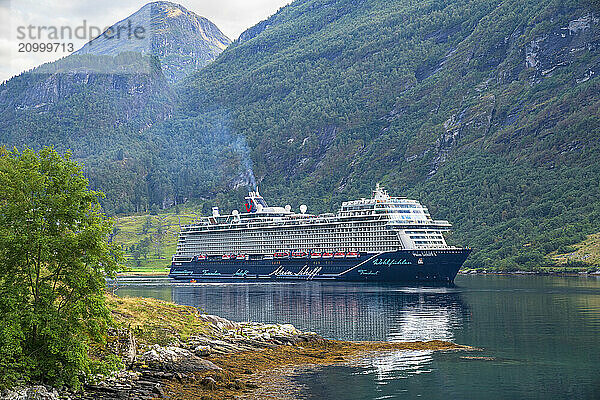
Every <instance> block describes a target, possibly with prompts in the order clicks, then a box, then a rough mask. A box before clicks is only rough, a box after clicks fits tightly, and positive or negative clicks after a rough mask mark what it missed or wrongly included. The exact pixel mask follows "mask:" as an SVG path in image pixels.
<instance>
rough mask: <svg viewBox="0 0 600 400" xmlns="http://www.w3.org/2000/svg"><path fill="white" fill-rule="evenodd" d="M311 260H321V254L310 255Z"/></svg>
mask: <svg viewBox="0 0 600 400" xmlns="http://www.w3.org/2000/svg"><path fill="white" fill-rule="evenodd" d="M310 258H321V253H310Z"/></svg>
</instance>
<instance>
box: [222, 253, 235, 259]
mask: <svg viewBox="0 0 600 400" xmlns="http://www.w3.org/2000/svg"><path fill="white" fill-rule="evenodd" d="M234 258H235V254H223V256H222V257H221V259H222V260H233V259H234Z"/></svg>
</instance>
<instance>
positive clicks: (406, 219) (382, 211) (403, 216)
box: [339, 185, 434, 224]
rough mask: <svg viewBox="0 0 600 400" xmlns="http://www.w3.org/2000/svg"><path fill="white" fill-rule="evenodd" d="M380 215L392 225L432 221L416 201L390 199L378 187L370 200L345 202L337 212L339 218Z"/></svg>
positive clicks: (400, 198) (402, 198)
mask: <svg viewBox="0 0 600 400" xmlns="http://www.w3.org/2000/svg"><path fill="white" fill-rule="evenodd" d="M363 215H371V216H373V215H381V216H382V217H383V218H385V219H387V220H389V221H390V223H392V224H396V223H400V224H411V223H412V224H431V223H433V222H434V221H433V220H432V218H431V215H430V214H429V211H428V210H427V207H424V206H423V205H421V203H419V202H418V201H416V200H410V199H407V198H405V197H391V196H390V195H388V193H387V192H386V191H385V190H384V189H383V188H382V187H381V186H379V185H377V187H376V188H375V190H374V191H373V195H372V196H371V198H370V199H365V198H363V199H360V200H353V201H346V202H344V203H342V207H341V208H340V211H339V216H340V217H355V216H363Z"/></svg>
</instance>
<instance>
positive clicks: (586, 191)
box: [0, 0, 600, 269]
mask: <svg viewBox="0 0 600 400" xmlns="http://www.w3.org/2000/svg"><path fill="white" fill-rule="evenodd" d="M151 65H153V66H154V67H153V69H152V71H154V75H150V76H148V75H144V76H143V77H136V75H135V74H133V75H128V76H127V79H129V80H127V81H126V82H125V83H126V85H125V87H126V88H127V90H125V91H122V90H121V91H119V90H113V89H110V90H108V91H107V87H111V88H114V85H115V84H116V83H115V82H116V81H115V80H110V81H109V82H108V83H107V82H104V83H103V82H102V81H101V82H99V83H98V85H91V86H90V85H87V84H81V83H78V82H80V81H79V80H78V79H75V82H76V83H77V84H78V85H79V86H78V89H77V90H75V89H74V90H73V91H72V92H71V93H70V95H69V96H67V97H64V98H61V100H60V101H59V102H56V103H52V105H51V106H43V107H41V108H40V107H31V104H33V105H36V106H37V105H40V104H42V105H43V104H45V103H44V102H41V103H40V101H39V100H40V99H38V98H36V96H35V94H36V93H38V94H39V95H40V96H41V94H44V93H52V90H47V89H48V88H52V87H54V86H52V82H49V81H48V80H44V81H43V82H41V83H40V85H42V86H41V87H40V89H39V90H38V89H36V88H37V86H32V85H31V84H30V83H28V82H25V81H26V80H27V77H28V75H26V74H25V75H23V76H22V77H19V78H18V79H17V78H15V80H13V81H9V82H8V83H7V84H5V85H3V86H2V87H1V88H0V112H1V113H2V114H1V116H2V117H3V118H2V121H0V139H2V142H3V143H10V144H14V143H16V144H19V145H22V144H28V143H33V144H35V145H36V146H40V145H42V144H47V143H53V144H55V145H57V146H59V148H61V149H64V148H66V147H67V146H68V147H71V148H73V149H74V151H75V156H76V157H78V158H79V159H82V160H85V161H86V164H87V174H88V176H89V177H90V179H91V182H92V183H93V185H94V187H97V188H100V189H103V190H104V191H106V192H107V198H106V200H105V206H106V209H107V210H108V211H109V212H111V213H127V212H132V211H136V212H139V211H143V210H148V209H154V210H155V211H157V210H158V209H162V208H165V207H168V206H170V205H172V204H174V203H178V204H180V203H184V202H186V201H189V200H196V201H199V202H201V203H202V204H205V205H208V204H211V203H216V204H217V205H219V206H220V207H221V208H222V209H223V210H231V209H233V208H238V209H239V204H241V200H242V198H243V192H244V190H245V189H246V187H247V186H252V185H253V184H254V182H255V181H257V183H258V184H259V185H260V189H261V192H262V193H263V194H264V195H265V197H266V198H267V201H270V202H272V203H280V204H288V203H289V204H292V205H293V206H294V207H297V206H298V205H299V204H300V203H305V204H307V205H308V206H309V210H310V211H311V212H314V213H317V212H323V211H334V210H336V209H337V207H338V205H339V203H340V202H341V201H344V200H347V199H351V198H359V197H365V196H368V195H369V193H370V191H371V189H372V188H373V187H374V185H375V183H376V182H381V183H382V184H383V185H385V186H386V187H387V188H388V190H389V191H390V193H391V194H393V195H403V196H410V197H415V198H418V199H419V200H421V201H422V202H423V203H425V204H427V205H428V206H429V208H430V210H431V211H432V213H433V215H434V216H435V217H436V218H440V219H448V220H450V221H451V222H452V223H453V224H454V226H455V229H454V232H453V234H452V235H451V236H450V237H449V241H450V242H451V243H453V244H458V245H465V246H470V247H473V249H474V252H473V254H472V256H471V257H470V258H469V260H468V261H467V265H468V266H469V267H486V268H503V269H515V268H519V269H527V268H534V267H539V266H542V265H547V264H552V263H554V261H553V260H552V258H551V257H549V256H548V254H551V253H553V252H556V251H559V252H562V251H564V250H565V249H568V246H570V245H572V244H574V243H578V242H581V241H583V240H584V239H585V238H586V235H587V234H592V233H596V232H597V231H598V226H600V200H599V199H600V148H599V147H600V140H599V139H600V110H599V107H600V96H599V94H600V79H599V76H600V6H599V5H598V3H597V2H592V1H591V0H548V1H544V2H539V1H534V0H423V1H412V0H386V1H384V0H361V1H352V0H297V1H295V2H293V3H292V4H290V5H289V6H286V7H284V8H282V9H280V11H279V12H277V13H276V14H275V15H273V16H272V17H271V18H269V19H268V20H266V21H263V22H261V23H259V24H257V25H256V26H255V27H253V28H251V29H249V30H248V31H246V32H245V33H243V34H242V36H241V37H240V39H238V40H237V41H235V42H234V43H233V44H232V45H230V46H229V47H228V48H227V49H226V50H225V51H224V52H223V53H221V55H220V56H219V57H217V59H216V60H215V61H214V62H212V63H211V64H209V65H208V66H207V67H205V68H203V69H202V70H200V71H198V72H197V73H195V74H194V75H192V76H190V77H189V78H187V79H184V80H182V81H179V83H178V84H177V85H176V86H175V87H173V88H172V89H171V88H170V87H169V88H168V90H163V89H161V87H162V85H163V84H164V76H161V74H160V73H159V72H160V64H157V63H153V64H151ZM111 79H112V78H111ZM119 79H120V78H119ZM119 79H117V81H118V82H121V81H120V80H119ZM144 79H146V80H144ZM148 79H149V80H148ZM139 80H142V81H139ZM139 84H142V86H143V87H144V88H146V89H145V90H142V91H141V92H140V93H137V92H136V91H135V88H136V87H138V86H139ZM15 85H16V86H15ZM19 85H22V86H23V87H25V88H26V90H25V91H24V92H23V91H19V90H20V89H19V87H18V86H19ZM117 86H118V85H117ZM61 87H62V86H61ZM152 88H156V90H153V89H152ZM21 92H23V93H24V94H23V95H20V96H16V95H13V94H14V93H21ZM130 92H131V93H133V95H132V96H133V98H134V99H135V98H139V103H138V102H137V100H136V101H134V102H133V103H132V102H131V97H130V96H129V93H130ZM32 96H33V100H36V101H32V100H31V99H32ZM114 96H117V99H123V101H117V102H114V101H112V100H110V99H112V98H113V97H114ZM119 96H121V97H119ZM17 97H18V98H20V99H23V100H22V101H20V102H19V103H18V104H12V103H11V104H9V103H10V102H7V99H12V98H17ZM42 97H43V96H42ZM147 99H150V100H147ZM41 100H43V98H42V99H41ZM20 104H25V105H30V106H28V107H29V108H27V107H25V108H20ZM131 104H140V105H141V106H140V107H133V108H130V106H131ZM80 155H84V156H80ZM205 208H206V207H204V206H203V208H202V211H203V212H204V213H206V212H207V211H208V209H205ZM124 240H129V239H124Z"/></svg>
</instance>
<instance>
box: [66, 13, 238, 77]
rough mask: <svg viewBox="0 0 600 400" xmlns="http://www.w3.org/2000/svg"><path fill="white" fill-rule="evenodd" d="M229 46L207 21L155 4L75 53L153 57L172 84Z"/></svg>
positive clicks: (227, 40) (226, 39)
mask: <svg viewBox="0 0 600 400" xmlns="http://www.w3.org/2000/svg"><path fill="white" fill-rule="evenodd" d="M136 29H137V30H139V31H140V32H139V38H136V36H135V35H136V33H135V32H136ZM229 44H231V40H229V38H228V37H227V36H225V35H224V34H223V33H222V32H221V31H220V30H219V28H217V26H216V25H215V24H213V23H212V22H211V21H209V20H208V19H206V18H204V17H200V16H199V15H197V14H195V13H193V12H192V11H189V10H188V9H186V8H185V7H183V6H181V5H179V4H175V3H171V2H167V1H156V2H152V3H148V4H146V5H145V6H143V7H142V8H140V9H139V10H138V11H136V12H135V13H134V14H132V15H131V16H129V17H127V18H125V19H124V20H122V21H119V22H117V23H116V24H114V25H113V26H111V27H110V28H108V29H107V31H106V32H104V33H103V34H102V35H100V36H98V37H97V38H95V39H93V40H91V41H89V42H88V43H87V44H86V45H85V46H83V47H82V48H81V49H79V50H78V51H77V52H75V54H96V55H113V56H115V55H118V54H120V53H124V52H136V53H141V54H149V55H153V56H156V57H157V58H158V60H159V61H160V63H161V66H162V72H163V74H164V75H165V76H166V78H167V80H168V81H169V82H171V83H175V82H177V81H179V80H180V79H182V78H185V77H186V76H188V75H189V74H190V73H191V72H194V71H196V70H197V69H200V68H202V67H203V66H205V65H206V64H208V63H209V62H211V61H212V60H214V59H215V58H216V57H217V56H218V55H219V54H220V53H221V52H222V51H223V50H224V49H225V48H226V47H227V46H229Z"/></svg>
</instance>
